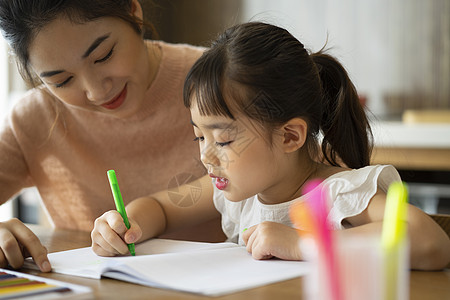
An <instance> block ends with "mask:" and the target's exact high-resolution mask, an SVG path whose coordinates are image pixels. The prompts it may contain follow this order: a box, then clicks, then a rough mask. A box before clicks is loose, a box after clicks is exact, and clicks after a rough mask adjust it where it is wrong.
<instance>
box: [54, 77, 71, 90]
mask: <svg viewBox="0 0 450 300" xmlns="http://www.w3.org/2000/svg"><path fill="white" fill-rule="evenodd" d="M72 78H73V76H70V77H69V78H67V79H66V80H64V81H63V82H61V83H57V84H55V87H57V88H62V87H64V86H65V85H66V84H68V83H69V81H70V80H72Z"/></svg>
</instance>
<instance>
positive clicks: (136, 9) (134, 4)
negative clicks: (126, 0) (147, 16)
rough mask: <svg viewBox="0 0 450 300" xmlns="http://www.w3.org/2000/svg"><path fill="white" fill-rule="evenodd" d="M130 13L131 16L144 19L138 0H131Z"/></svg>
mask: <svg viewBox="0 0 450 300" xmlns="http://www.w3.org/2000/svg"><path fill="white" fill-rule="evenodd" d="M131 13H132V14H133V16H135V17H137V18H139V19H140V20H144V13H143V12H142V6H141V4H140V3H139V1H138V0H131Z"/></svg>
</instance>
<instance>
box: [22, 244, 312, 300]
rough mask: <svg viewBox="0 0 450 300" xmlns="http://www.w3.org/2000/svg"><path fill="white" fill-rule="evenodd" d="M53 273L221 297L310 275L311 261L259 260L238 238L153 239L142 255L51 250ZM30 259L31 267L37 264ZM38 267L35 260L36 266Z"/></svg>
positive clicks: (138, 252) (138, 248) (140, 248)
mask: <svg viewBox="0 0 450 300" xmlns="http://www.w3.org/2000/svg"><path fill="white" fill-rule="evenodd" d="M48 257H49V259H50V263H51V264H52V267H53V272H57V273H62V274H68V275H75V276H83V277H89V278H97V279H99V278H101V277H109V278H114V279H118V280H123V281H128V282H131V283H136V284H141V285H146V286H151V287H157V288H165V289H173V290H178V291H184V292H190V293H197V294H203V295H208V296H219V295H223V294H228V293H233V292H237V291H241V290H245V289H249V288H254V287H257V286H261V285H266V284H269V283H274V282H278V281H282V280H287V279H291V278H294V277H299V276H302V275H305V274H306V273H307V272H308V270H309V267H308V266H309V265H308V263H306V262H298V261H297V262H295V261H283V260H278V259H270V260H255V259H253V258H252V256H251V255H250V254H249V253H248V252H247V250H246V249H245V248H244V247H241V246H238V245H236V244H233V243H200V242H186V241H175V240H166V239H152V240H148V241H146V242H144V243H141V244H137V245H136V256H134V257H133V256H123V257H100V256H97V255H96V254H95V253H94V252H93V251H92V249H91V248H90V247H86V248H80V249H75V250H69V251H62V252H55V253H50V254H49V256H48ZM33 265H34V264H33V262H32V260H28V261H27V262H26V264H25V267H33ZM34 267H35V265H34Z"/></svg>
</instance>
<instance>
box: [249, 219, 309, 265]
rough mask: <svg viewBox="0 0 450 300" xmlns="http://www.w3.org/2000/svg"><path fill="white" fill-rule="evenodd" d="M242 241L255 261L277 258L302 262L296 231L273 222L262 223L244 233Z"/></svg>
mask: <svg viewBox="0 0 450 300" xmlns="http://www.w3.org/2000/svg"><path fill="white" fill-rule="evenodd" d="M242 239H243V240H244V242H245V244H246V245H247V251H248V252H249V253H251V254H252V256H253V258H255V259H269V258H272V257H278V258H280V259H285V260H302V259H303V256H302V254H301V251H300V248H299V242H300V237H299V235H298V233H297V231H296V229H294V228H292V227H289V226H286V225H283V224H280V223H275V222H267V221H266V222H263V223H261V224H258V225H255V226H253V227H250V228H249V229H248V230H246V231H244V233H243V235H242Z"/></svg>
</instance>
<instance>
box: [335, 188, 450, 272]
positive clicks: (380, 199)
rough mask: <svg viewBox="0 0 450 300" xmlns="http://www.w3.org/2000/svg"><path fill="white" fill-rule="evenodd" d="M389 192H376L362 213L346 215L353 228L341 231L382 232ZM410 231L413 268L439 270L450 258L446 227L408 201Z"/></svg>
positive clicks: (343, 232)
mask: <svg viewBox="0 0 450 300" xmlns="http://www.w3.org/2000/svg"><path fill="white" fill-rule="evenodd" d="M385 203H386V194H385V193H383V192H380V191H379V192H377V193H376V194H375V196H374V197H373V198H372V200H371V201H370V203H369V205H368V207H367V208H366V209H365V210H364V211H363V212H362V213H361V214H359V215H357V216H354V217H349V218H347V219H345V220H346V221H347V222H349V223H350V224H351V225H352V228H349V229H346V230H342V231H341V232H339V235H341V236H345V235H348V234H351V235H354V234H368V233H377V234H381V231H382V225H383V217H384V208H385ZM408 234H409V240H410V249H411V250H410V251H411V252H410V264H411V268H412V269H420V270H438V269H442V268H444V267H445V266H446V265H447V264H448V263H449V262H450V251H449V249H450V239H449V237H448V236H447V234H446V233H445V232H444V230H443V229H442V228H441V227H440V226H439V225H438V224H437V223H436V222H434V221H433V220H432V219H431V218H430V217H429V216H428V215H427V214H426V213H424V212H423V211H422V210H420V209H419V208H417V207H415V206H413V205H410V204H408Z"/></svg>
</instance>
